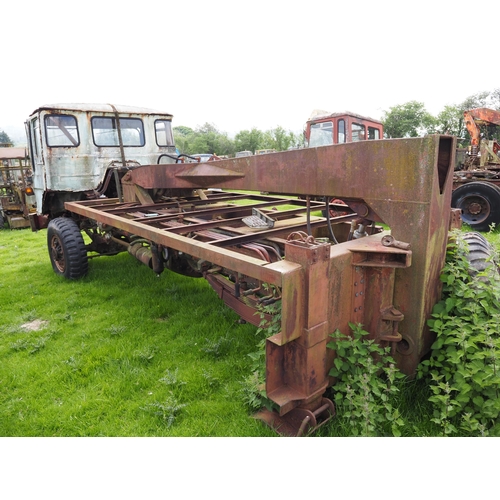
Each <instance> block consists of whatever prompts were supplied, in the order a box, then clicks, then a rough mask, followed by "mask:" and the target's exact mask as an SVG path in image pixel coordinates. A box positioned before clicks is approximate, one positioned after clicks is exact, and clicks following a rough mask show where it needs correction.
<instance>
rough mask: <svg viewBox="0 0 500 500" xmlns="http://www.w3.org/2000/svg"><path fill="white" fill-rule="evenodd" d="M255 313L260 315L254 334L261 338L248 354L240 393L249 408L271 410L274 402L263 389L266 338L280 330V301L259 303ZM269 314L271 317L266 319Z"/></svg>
mask: <svg viewBox="0 0 500 500" xmlns="http://www.w3.org/2000/svg"><path fill="white" fill-rule="evenodd" d="M257 314H259V316H260V324H259V328H258V329H257V331H256V335H257V336H260V337H261V339H260V341H259V342H258V344H257V351H255V352H251V353H249V354H248V356H249V357H250V359H251V367H250V369H251V373H250V375H248V376H247V377H245V379H244V380H243V382H242V386H243V389H242V393H243V399H244V401H245V402H246V404H247V406H248V407H249V408H250V410H252V411H254V410H258V409H260V408H262V407H265V408H267V409H268V410H272V409H273V408H274V406H275V404H274V403H273V402H272V401H271V400H270V399H269V398H268V397H267V394H266V389H265V374H266V339H267V338H268V337H271V336H272V335H275V334H276V333H278V332H279V331H280V328H281V301H277V302H274V303H272V304H269V305H261V306H260V308H259V310H258V312H257ZM269 316H270V317H271V319H270V320H268V319H266V317H269Z"/></svg>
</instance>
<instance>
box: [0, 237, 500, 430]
mask: <svg viewBox="0 0 500 500" xmlns="http://www.w3.org/2000/svg"><path fill="white" fill-rule="evenodd" d="M487 237H488V238H489V239H490V241H492V242H493V243H494V244H496V246H497V248H498V242H499V240H500V236H499V235H498V232H496V233H492V234H490V235H487ZM0 268H1V281H0V436H274V435H275V433H274V432H273V431H272V430H270V429H268V428H267V427H266V426H264V425H263V424H262V423H261V422H260V421H257V420H255V419H253V418H252V416H251V411H250V409H249V408H248V407H247V405H246V404H245V397H244V394H243V380H244V379H245V378H246V377H248V375H249V374H250V370H251V368H250V367H251V359H250V358H249V356H248V354H249V353H252V352H254V351H255V350H256V346H257V344H258V342H259V340H260V338H259V337H258V335H256V328H255V327H253V326H251V325H249V324H240V323H239V321H238V319H239V318H238V316H237V315H236V314H235V313H234V312H233V311H232V310H230V309H229V308H227V307H226V306H225V305H224V304H223V303H222V302H221V301H220V299H219V298H218V297H217V296H216V294H215V292H214V291H213V290H212V289H211V288H210V286H209V285H208V284H207V283H206V281H205V280H203V279H193V278H186V277H183V276H179V275H177V274H175V273H171V272H168V271H165V273H163V274H162V275H161V277H156V276H155V274H154V273H153V272H152V271H151V270H150V269H148V268H146V266H144V265H142V264H140V263H138V262H137V261H135V259H133V258H132V257H130V256H129V255H128V254H120V255H118V256H115V257H107V258H106V257H102V258H97V259H92V260H91V262H90V272H89V274H88V276H86V277H85V278H84V279H82V280H79V281H67V280H65V279H63V278H60V277H58V276H57V275H56V274H55V273H54V272H53V270H52V267H51V265H50V261H49V258H48V254H47V249H46V231H45V230H43V231H39V232H37V233H32V232H31V231H30V230H29V229H25V230H18V231H9V230H3V231H0ZM34 321H38V322H44V323H41V328H40V329H38V330H33V331H31V330H29V329H27V327H23V325H26V324H30V323H32V322H34ZM428 396H429V394H428V389H427V387H425V385H422V383H421V382H417V381H415V382H406V384H405V387H404V388H403V390H402V391H401V394H400V397H399V399H400V401H399V403H398V404H399V408H400V411H401V414H402V416H403V418H404V419H405V426H404V430H403V435H406V436H432V435H438V434H439V429H437V427H436V426H434V424H431V423H430V422H429V420H430V418H429V414H430V413H431V411H432V410H431V408H430V406H429V403H428V401H427V398H428ZM317 435H318V436H349V435H350V434H349V429H348V428H345V427H343V424H342V421H341V419H334V420H332V421H331V422H330V423H329V424H328V425H326V426H324V427H322V428H321V429H320V430H319V431H318V433H317Z"/></svg>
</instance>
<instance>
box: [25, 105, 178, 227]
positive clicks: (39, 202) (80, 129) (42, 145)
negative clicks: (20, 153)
mask: <svg viewBox="0 0 500 500" xmlns="http://www.w3.org/2000/svg"><path fill="white" fill-rule="evenodd" d="M26 133H27V139H28V145H29V152H30V157H31V160H32V168H33V188H34V192H35V197H36V206H37V214H36V215H35V216H34V221H32V228H33V229H39V228H41V227H45V226H46V224H47V222H48V220H50V219H51V218H53V217H57V216H58V215H60V214H62V213H63V212H64V203H65V202H66V201H79V200H85V199H92V198H98V197H117V196H118V195H119V193H118V192H117V191H118V189H119V187H118V189H117V186H119V183H117V179H119V178H121V177H122V176H123V175H124V174H125V173H126V171H127V170H130V169H133V168H134V167H137V166H139V165H151V164H158V163H175V162H176V161H177V155H176V153H175V145H174V139H173V134H172V115H170V114H167V113H163V112H160V111H155V110H151V109H146V108H137V107H131V106H119V105H116V106H114V105H111V104H54V105H44V106H41V107H39V108H38V109H36V110H35V111H34V112H33V113H32V114H31V116H30V117H29V118H28V120H27V121H26Z"/></svg>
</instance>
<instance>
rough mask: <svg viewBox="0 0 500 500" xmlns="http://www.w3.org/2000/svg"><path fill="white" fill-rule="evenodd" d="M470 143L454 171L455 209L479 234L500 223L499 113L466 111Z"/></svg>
mask: <svg viewBox="0 0 500 500" xmlns="http://www.w3.org/2000/svg"><path fill="white" fill-rule="evenodd" d="M464 120H465V125H466V127H467V131H468V132H469V134H470V137H471V144H470V146H469V148H468V149H467V151H466V152H465V154H464V156H463V161H462V162H461V164H460V165H459V166H458V168H457V169H456V171H455V172H454V177H453V187H454V191H453V195H452V201H451V203H452V206H453V207H455V208H459V209H461V210H462V220H463V221H464V222H465V223H467V224H469V225H470V226H471V227H472V228H473V229H475V230H478V231H487V230H488V229H489V228H490V226H491V225H492V224H495V225H498V224H499V223H500V145H499V138H500V134H499V132H500V127H499V125H500V111H495V110H493V109H488V108H476V109H471V110H469V111H465V112H464Z"/></svg>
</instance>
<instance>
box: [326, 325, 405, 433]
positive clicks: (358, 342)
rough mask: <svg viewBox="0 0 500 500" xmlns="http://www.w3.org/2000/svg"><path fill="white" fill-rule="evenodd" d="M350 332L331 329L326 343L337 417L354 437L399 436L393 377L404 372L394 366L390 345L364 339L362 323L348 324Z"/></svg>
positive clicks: (396, 377) (399, 377)
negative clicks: (330, 356) (331, 363)
mask: <svg viewBox="0 0 500 500" xmlns="http://www.w3.org/2000/svg"><path fill="white" fill-rule="evenodd" d="M349 326H350V328H351V330H352V335H351V336H347V335H343V334H342V333H341V332H340V331H339V330H337V331H335V332H334V333H333V334H332V335H331V337H332V339H333V340H332V341H330V342H329V343H328V344H327V346H328V347H329V348H330V349H333V350H334V351H335V352H336V357H335V359H334V366H333V367H332V369H331V370H330V373H329V374H330V375H331V376H332V377H335V379H336V382H335V385H334V387H333V390H334V399H335V404H336V406H337V414H338V419H340V420H342V421H343V422H344V423H345V424H347V425H348V427H349V432H350V434H352V435H354V436H383V435H391V434H392V435H394V436H400V435H401V431H400V428H401V427H402V426H403V425H404V421H403V419H402V418H401V415H400V413H399V410H398V409H397V408H396V405H395V402H394V401H395V396H396V394H397V393H398V392H399V388H398V386H397V380H398V379H402V378H404V375H403V374H402V373H401V372H400V371H399V370H398V368H396V363H395V361H394V359H393V358H392V357H391V355H390V347H382V346H381V345H380V344H378V343H376V342H375V341H374V340H370V339H368V335H369V333H368V332H366V331H365V330H363V328H362V325H355V324H352V323H349Z"/></svg>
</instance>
